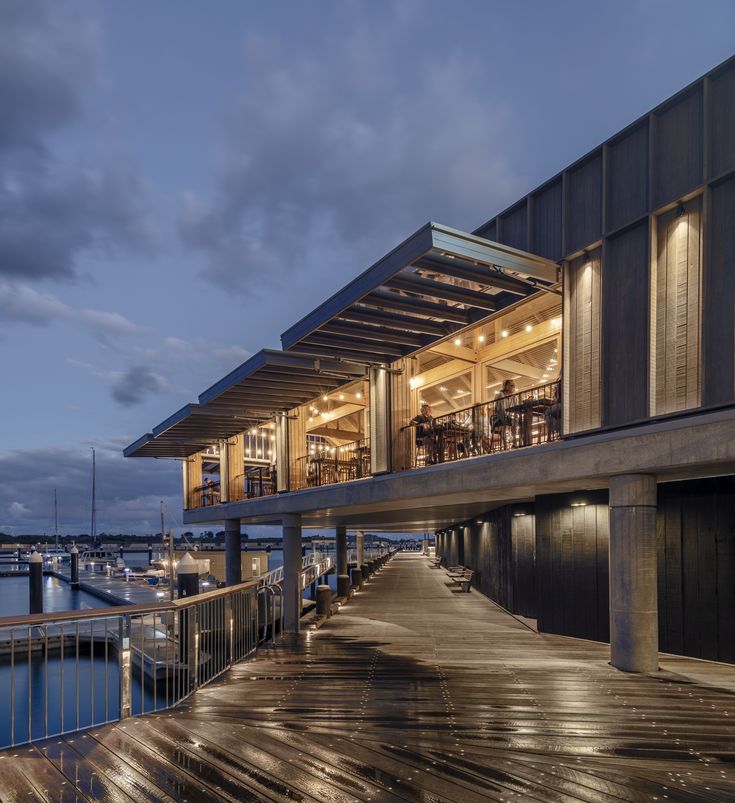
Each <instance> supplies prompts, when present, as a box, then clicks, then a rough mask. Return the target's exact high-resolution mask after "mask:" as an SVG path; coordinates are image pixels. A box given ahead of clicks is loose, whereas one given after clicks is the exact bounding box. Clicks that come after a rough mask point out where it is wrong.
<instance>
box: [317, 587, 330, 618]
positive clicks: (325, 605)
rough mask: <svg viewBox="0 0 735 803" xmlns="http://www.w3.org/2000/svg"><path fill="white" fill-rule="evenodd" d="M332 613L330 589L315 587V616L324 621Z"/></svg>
mask: <svg viewBox="0 0 735 803" xmlns="http://www.w3.org/2000/svg"><path fill="white" fill-rule="evenodd" d="M331 613H332V589H331V588H330V587H329V586H328V585H321V586H317V589H316V614H317V616H323V617H324V618H325V619H326V618H327V617H328V616H329V615H330V614H331Z"/></svg>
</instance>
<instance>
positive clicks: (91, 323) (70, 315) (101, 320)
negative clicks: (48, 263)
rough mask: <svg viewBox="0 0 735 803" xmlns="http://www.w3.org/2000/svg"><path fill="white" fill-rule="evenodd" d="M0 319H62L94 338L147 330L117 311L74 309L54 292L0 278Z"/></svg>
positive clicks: (42, 323)
mask: <svg viewBox="0 0 735 803" xmlns="http://www.w3.org/2000/svg"><path fill="white" fill-rule="evenodd" d="M0 320H2V321H3V322H5V323H8V322H13V323H24V324H28V325H30V326H49V325H50V324H52V323H56V322H58V321H62V322H64V323H67V324H70V325H72V326H77V327H81V328H83V329H86V330H87V331H89V332H91V333H92V334H93V335H95V336H96V337H97V338H100V339H106V338H108V337H110V336H117V335H136V334H143V333H145V332H146V331H147V330H146V329H145V328H144V327H142V326H138V324H135V323H133V322H132V321H130V320H128V319H127V318H125V317H124V316H123V315H121V314H120V313H118V312H106V311H104V310H97V309H74V308H73V307H70V306H68V305H67V304H64V302H62V301H60V300H59V299H58V298H56V296H53V295H51V294H49V293H41V292H39V291H38V290H36V289H34V288H33V287H30V286H29V285H27V284H24V283H22V282H8V281H2V280H0Z"/></svg>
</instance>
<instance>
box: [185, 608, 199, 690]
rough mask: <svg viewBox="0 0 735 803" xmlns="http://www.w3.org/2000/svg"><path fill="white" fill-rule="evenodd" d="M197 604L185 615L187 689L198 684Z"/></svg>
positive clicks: (193, 687)
mask: <svg viewBox="0 0 735 803" xmlns="http://www.w3.org/2000/svg"><path fill="white" fill-rule="evenodd" d="M198 612H199V606H198V605H192V606H191V607H190V608H189V615H188V617H187V633H188V639H187V642H188V643H187V647H188V649H187V656H186V660H187V671H188V674H189V691H194V690H195V689H196V688H197V687H198V686H199V635H200V633H199V616H198Z"/></svg>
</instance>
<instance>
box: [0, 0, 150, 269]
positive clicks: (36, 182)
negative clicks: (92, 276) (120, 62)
mask: <svg viewBox="0 0 735 803" xmlns="http://www.w3.org/2000/svg"><path fill="white" fill-rule="evenodd" d="M85 12H88V9H87V7H86V4H84V3H81V4H77V5H76V6H75V7H74V8H72V7H71V6H70V5H69V4H59V3H54V2H51V0H7V1H6V2H3V3H0V108H2V110H3V121H2V125H1V126H0V276H3V275H4V276H6V277H14V278H16V279H17V278H24V279H26V280H35V279H39V278H45V277H51V278H55V279H66V280H69V279H73V278H74V277H75V276H76V274H77V262H78V259H79V257H80V256H81V255H82V254H85V253H93V254H104V255H106V256H111V255H115V254H118V253H120V252H128V251H132V252H135V253H145V254H149V253H151V249H152V248H153V247H154V242H155V229H154V227H153V225H152V223H151V215H150V210H149V208H148V205H147V201H146V192H145V187H144V185H143V183H142V182H141V180H140V179H139V178H138V177H137V175H136V174H135V172H134V171H133V170H132V168H131V167H130V166H129V165H127V164H126V163H125V160H124V159H121V158H119V156H116V157H115V158H114V159H108V160H107V162H106V163H103V164H98V165H93V166H84V165H81V166H77V165H71V164H65V163H63V162H62V161H61V160H60V159H59V158H58V157H54V156H53V155H52V154H51V151H50V148H49V142H50V139H51V137H52V136H53V135H54V134H55V133H56V132H57V131H58V130H59V129H61V128H64V127H67V126H69V125H71V124H72V123H74V122H75V121H76V120H77V119H78V118H79V117H80V115H81V108H82V104H83V98H84V93H85V92H86V91H87V89H88V88H89V87H90V85H91V84H92V82H93V81H94V79H95V77H96V75H97V72H98V61H99V53H98V51H99V39H100V36H99V32H98V30H97V28H96V26H95V23H94V21H93V15H91V14H89V13H85Z"/></svg>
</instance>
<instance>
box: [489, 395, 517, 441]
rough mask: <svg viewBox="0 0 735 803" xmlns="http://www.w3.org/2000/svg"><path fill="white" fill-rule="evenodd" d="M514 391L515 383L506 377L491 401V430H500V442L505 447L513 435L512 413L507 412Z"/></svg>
mask: <svg viewBox="0 0 735 803" xmlns="http://www.w3.org/2000/svg"><path fill="white" fill-rule="evenodd" d="M515 392H516V383H515V382H514V381H513V380H512V379H506V380H505V381H504V382H503V386H502V387H501V389H500V390H499V391H498V392H497V393H496V394H495V399H494V403H493V416H492V423H491V426H492V431H493V432H500V436H501V444H504V445H505V446H506V448H507V444H508V441H509V439H510V438H512V435H513V426H514V423H515V422H514V421H513V417H512V414H511V413H509V412H508V407H509V406H510V405H511V404H512V400H511V397H512V396H513V395H514V394H515Z"/></svg>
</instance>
